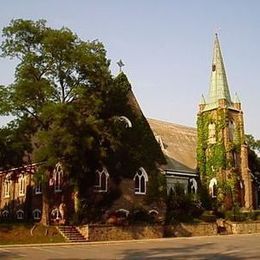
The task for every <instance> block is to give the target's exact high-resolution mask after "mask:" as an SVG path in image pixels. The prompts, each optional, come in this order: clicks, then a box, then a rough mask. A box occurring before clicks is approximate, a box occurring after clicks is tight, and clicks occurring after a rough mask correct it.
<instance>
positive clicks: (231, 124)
mask: <svg viewBox="0 0 260 260" xmlns="http://www.w3.org/2000/svg"><path fill="white" fill-rule="evenodd" d="M228 133H229V141H230V142H233V141H234V136H235V135H234V134H235V124H234V122H233V121H229V122H228Z"/></svg>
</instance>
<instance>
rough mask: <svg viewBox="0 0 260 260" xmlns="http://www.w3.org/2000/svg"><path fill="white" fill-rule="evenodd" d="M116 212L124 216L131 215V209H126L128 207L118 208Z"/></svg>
mask: <svg viewBox="0 0 260 260" xmlns="http://www.w3.org/2000/svg"><path fill="white" fill-rule="evenodd" d="M116 213H118V214H119V215H122V216H123V217H126V218H127V217H128V215H129V213H130V212H129V210H126V209H118V210H117V211H116Z"/></svg>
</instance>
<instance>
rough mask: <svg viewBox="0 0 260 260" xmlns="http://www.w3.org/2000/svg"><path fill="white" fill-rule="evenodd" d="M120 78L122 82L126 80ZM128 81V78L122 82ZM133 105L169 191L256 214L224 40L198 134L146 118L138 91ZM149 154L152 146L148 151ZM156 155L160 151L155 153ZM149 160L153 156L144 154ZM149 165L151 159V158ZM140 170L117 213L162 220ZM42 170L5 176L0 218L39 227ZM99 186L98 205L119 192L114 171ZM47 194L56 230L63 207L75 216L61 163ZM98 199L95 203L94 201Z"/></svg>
mask: <svg viewBox="0 0 260 260" xmlns="http://www.w3.org/2000/svg"><path fill="white" fill-rule="evenodd" d="M122 74H123V73H122ZM121 76H122V75H121ZM123 77H126V76H125V75H123ZM128 99H129V104H130V105H131V107H132V108H133V110H134V111H135V116H136V117H137V118H140V119H141V120H143V123H144V125H145V126H146V129H147V133H148V132H150V133H151V135H150V136H151V138H152V139H150V140H151V143H153V142H154V143H155V144H156V145H157V146H158V149H159V150H160V152H157V156H158V157H160V156H161V155H160V153H161V154H162V156H163V157H164V160H158V163H156V165H157V168H158V174H159V175H161V177H162V178H163V179H165V180H166V181H165V183H166V184H165V185H166V187H165V190H166V191H169V190H170V189H174V186H175V185H176V184H177V183H180V184H182V186H183V187H184V190H185V192H186V193H188V192H192V193H197V192H198V189H199V187H200V183H201V185H204V186H205V187H206V188H207V190H208V192H209V194H210V196H211V197H212V199H213V200H216V202H217V203H219V204H221V205H222V204H223V205H224V206H223V207H225V208H226V209H228V208H230V207H232V206H234V205H238V206H239V207H242V208H245V209H252V208H253V205H254V203H253V190H252V179H251V175H250V170H249V168H248V161H247V157H248V154H247V149H248V148H247V145H246V144H245V140H244V123H243V112H242V110H241V103H240V101H239V99H238V97H237V96H236V97H235V99H234V100H233V101H232V100H231V97H230V92H229V87H228V82H227V77H226V73H225V69H224V63H223V58H222V55H221V50H220V45H219V40H218V37H217V36H216V38H215V44H214V51H213V63H212V71H211V80H210V91H209V97H208V98H207V99H205V98H204V97H203V98H202V101H201V102H200V104H199V112H198V124H197V129H196V128H192V127H187V126H182V125H177V124H174V123H169V122H164V121H160V120H155V119H146V118H145V117H144V115H143V113H142V110H141V108H140V106H139V105H138V102H137V100H136V98H135V96H134V94H133V92H132V89H129V92H128ZM120 120H122V121H124V122H125V123H126V125H127V127H130V128H131V127H132V124H133V125H134V123H135V121H134V120H135V119H134V118H127V117H122V118H120ZM143 149H147V147H143ZM155 150H156V149H155ZM146 154H148V156H150V155H149V153H146ZM148 159H149V158H148ZM145 161H146V158H144V164H143V165H139V166H138V169H137V170H136V171H134V172H133V173H132V175H131V177H130V178H129V177H128V178H122V180H121V182H120V184H119V187H118V188H119V189H120V196H119V197H117V198H116V199H115V200H114V201H113V203H112V205H111V206H110V208H111V210H114V211H121V212H125V213H126V214H128V213H129V211H130V210H131V208H132V207H133V206H136V205H142V206H143V207H144V208H145V209H146V210H147V211H148V212H150V213H152V214H158V215H161V216H163V214H164V211H165V206H164V205H163V204H162V202H160V201H158V202H147V199H146V197H147V193H148V187H149V184H150V182H151V179H152V174H151V172H150V170H149V167H148V165H145ZM38 166H39V164H37V163H35V164H29V165H24V166H21V167H18V168H13V169H5V170H3V171H1V172H0V217H1V218H2V219H9V218H15V219H18V220H23V219H33V220H34V221H39V220H40V219H41V215H42V206H43V203H42V200H43V196H42V192H43V190H42V186H41V183H40V182H37V181H36V180H35V179H34V178H33V176H34V174H35V172H36V171H37V167H38ZM95 176H96V178H95V183H94V185H93V188H92V189H91V191H90V193H88V195H89V196H92V195H91V194H93V202H94V201H99V200H101V199H102V198H106V196H107V195H108V194H109V192H110V191H111V189H113V187H114V186H115V182H114V181H113V178H112V175H111V172H109V169H107V168H106V167H103V168H101V169H97V170H96V172H95ZM48 192H49V194H50V196H49V197H51V205H50V217H51V219H52V220H53V222H54V223H55V222H56V223H57V222H58V223H59V220H60V219H61V218H62V214H61V212H62V205H64V203H65V204H66V207H67V211H73V210H74V208H75V207H76V205H75V196H77V194H75V193H74V192H73V188H72V187H71V186H70V185H69V184H68V183H67V182H66V177H65V175H64V172H63V167H62V164H61V163H59V162H57V165H56V167H55V168H54V169H53V172H52V174H51V175H50V180H49V187H48ZM91 199H92V197H91Z"/></svg>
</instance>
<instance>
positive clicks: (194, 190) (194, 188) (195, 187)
mask: <svg viewBox="0 0 260 260" xmlns="http://www.w3.org/2000/svg"><path fill="white" fill-rule="evenodd" d="M197 190H198V184H197V181H196V180H195V179H194V178H192V179H190V191H191V193H195V194H196V193H197Z"/></svg>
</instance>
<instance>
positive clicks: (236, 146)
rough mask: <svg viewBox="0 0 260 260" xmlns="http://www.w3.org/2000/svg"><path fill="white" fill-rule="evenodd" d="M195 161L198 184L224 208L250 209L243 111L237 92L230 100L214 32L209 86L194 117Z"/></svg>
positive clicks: (250, 183) (249, 186)
mask: <svg viewBox="0 0 260 260" xmlns="http://www.w3.org/2000/svg"><path fill="white" fill-rule="evenodd" d="M197 129H198V145H197V163H198V169H199V172H200V176H201V182H202V185H203V186H204V187H205V188H206V189H207V190H208V191H209V195H210V196H211V198H212V201H215V202H216V206H217V207H218V208H222V209H224V210H227V209H231V208H232V207H233V206H238V207H240V208H244V209H247V210H249V209H251V208H252V204H253V202H252V181H251V175H250V170H249V168H248V147H247V145H246V144H245V134H244V121H243V111H242V109H241V103H240V100H239V98H238V95H237V94H235V96H234V98H233V99H231V95H230V91H229V87H228V81H227V76H226V72H225V68H224V61H223V57H222V54H221V49H220V44H219V39H218V35H217V34H216V35H215V41H214V49H213V61H212V67H211V77H210V88H209V94H208V97H207V98H204V96H202V100H201V102H200V104H199V112H198V116H197Z"/></svg>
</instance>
